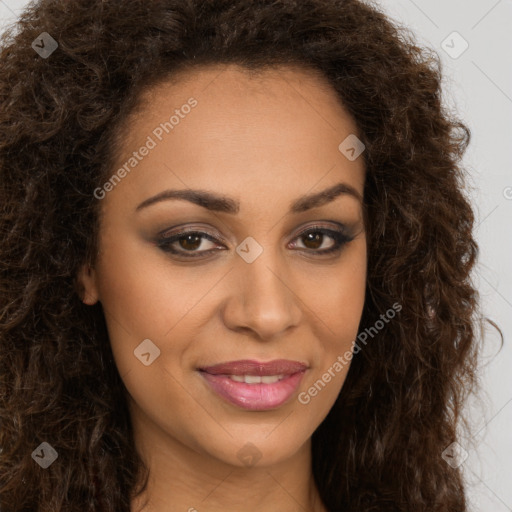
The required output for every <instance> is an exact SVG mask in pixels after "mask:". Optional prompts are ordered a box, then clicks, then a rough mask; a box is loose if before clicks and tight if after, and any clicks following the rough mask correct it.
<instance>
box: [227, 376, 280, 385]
mask: <svg viewBox="0 0 512 512" xmlns="http://www.w3.org/2000/svg"><path fill="white" fill-rule="evenodd" d="M228 377H229V378H230V379H231V380H234V381H235V382H245V383H246V384H262V383H263V384H273V383H274V382H277V381H279V380H281V379H283V378H284V375H283V374H281V375H264V376H263V377H260V376H259V375H228Z"/></svg>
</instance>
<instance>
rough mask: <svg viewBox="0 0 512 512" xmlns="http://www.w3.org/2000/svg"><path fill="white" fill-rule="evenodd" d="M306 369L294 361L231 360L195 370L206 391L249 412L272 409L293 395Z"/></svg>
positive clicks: (302, 364)
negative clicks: (205, 386)
mask: <svg viewBox="0 0 512 512" xmlns="http://www.w3.org/2000/svg"><path fill="white" fill-rule="evenodd" d="M307 369H308V366H307V365H306V364H304V363H299V362H297V361H290V360H287V359H277V360H274V361H269V362H259V361H252V360H241V361H231V362H228V363H220V364H217V365H214V366H208V367H203V368H198V370H199V372H200V375H201V376H202V377H203V379H204V380H205V382H206V383H207V384H208V386H209V388H210V389H211V390H212V391H213V392H215V393H216V394H217V395H219V396H220V397H222V398H223V399H225V400H227V401H228V402H229V403H231V404H233V405H236V406H238V407H241V408H243V409H246V410H252V411H265V410H270V409H275V408H277V407H280V406H281V405H283V404H284V403H286V402H287V401H288V400H289V399H290V398H291V396H292V395H293V394H294V393H295V391H296V390H297V388H298V387H299V384H300V382H301V380H302V377H303V376H304V374H305V372H306V370H307Z"/></svg>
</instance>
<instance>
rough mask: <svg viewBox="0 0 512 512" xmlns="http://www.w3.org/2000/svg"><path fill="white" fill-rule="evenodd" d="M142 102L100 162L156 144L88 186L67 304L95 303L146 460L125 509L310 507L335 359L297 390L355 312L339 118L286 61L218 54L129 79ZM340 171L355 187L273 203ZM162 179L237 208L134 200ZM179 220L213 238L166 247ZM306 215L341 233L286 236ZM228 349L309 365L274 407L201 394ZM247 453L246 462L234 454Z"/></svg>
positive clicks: (352, 219)
mask: <svg viewBox="0 0 512 512" xmlns="http://www.w3.org/2000/svg"><path fill="white" fill-rule="evenodd" d="M191 97H193V98H195V99H196V100H197V105H196V106H195V107H194V108H193V109H191V110H190V112H189V113H188V114H187V115H183V117H180V121H179V123H178V124H176V126H174V128H173V129H172V131H169V133H168V134H166V133H165V132H164V136H163V137H162V140H161V141H159V140H158V139H156V138H155V136H154V135H152V133H153V132H154V130H155V128H156V127H158V126H159V125H160V123H162V122H165V121H167V120H169V117H170V116H171V115H172V113H173V112H174V111H175V110H176V109H180V108H181V106H182V105H184V104H185V103H187V100H188V99H189V98H191ZM145 99H146V105H145V107H144V108H143V109H142V110H141V111H140V112H139V114H138V115H137V116H133V118H132V119H130V121H129V123H127V125H126V127H127V134H128V135H127V136H126V137H125V138H124V139H123V151H122V152H121V153H122V154H120V155H119V159H118V162H117V165H116V167H115V168H114V169H113V170H112V172H113V173H114V172H115V171H116V170H117V169H118V167H121V166H122V165H123V164H124V163H125V162H126V161H127V160H128V158H129V157H130V156H132V152H133V151H137V150H138V148H140V147H141V146H142V145H144V144H145V142H146V141H147V137H148V136H150V135H152V137H153V139H154V140H155V141H156V142H157V145H156V147H154V148H153V149H151V150H150V151H149V154H147V155H146V156H145V157H143V158H142V159H141V160H140V162H139V163H138V165H137V166H136V167H134V168H133V170H132V171H131V172H130V173H129V174H127V175H126V176H125V177H124V178H123V179H122V180H121V182H120V183H119V184H117V186H115V187H114V188H113V190H111V191H109V192H108V193H107V194H106V196H105V197H104V199H102V200H101V202H102V205H101V207H102V218H101V223H100V240H99V254H98V259H97V261H96V262H95V264H94V267H93V268H91V267H89V266H86V265H84V266H83V268H82V270H81V272H80V275H79V279H80V280H81V282H82V283H83V285H84V287H85V296H84V297H83V300H84V302H85V303H86V304H95V303H96V302H97V301H100V302H101V304H102V307H103V309H104V312H105V318H106V322H107V327H108V332H109V337H110V342H111V345H112V350H113V353H114V357H115V361H116V365H117V368H118V370H119V373H120V375H121V378H122V379H123V382H124V384H125V386H126V388H127V390H128V393H129V396H128V400H129V407H130V414H131V418H132V421H133V426H134V431H135V438H136V449H137V450H138V451H139V453H140V454H141V455H142V458H143V460H144V461H145V462H146V464H147V465H148V466H149V468H150V470H151V476H150V480H149V486H148V490H147V492H145V493H144V494H143V495H142V496H141V497H140V498H138V499H136V500H133V501H132V512H139V511H143V512H171V511H183V512H185V511H189V512H193V511H194V510H197V511H198V512H201V511H208V512H217V511H219V512H220V511H222V512H225V511H235V510H236V511H239V510H244V511H245V512H256V511H257V512H263V511H264V512H269V511H270V512H272V511H279V512H292V511H293V512H297V511H308V512H310V511H313V512H325V511H326V510H327V509H326V508H325V506H324V505H323V504H322V503H321V500H320V498H319V495H318V491H317V489H316V486H315V484H314V480H313V474H312V469H311V435H312V434H313V432H314V431H315V429H316V428H317V427H318V426H319V424H320V423H321V422H322V420H323V419H324V418H325V416H326V415H327V413H328V412H329V410H330V409H331V407H332V405H333V404H334V401H335V400H336V397H337V395H338V394H339V391H340V389H341V387H342V385H343V382H344V380H345V377H346V373H347V371H348V364H345V365H344V366H343V368H342V370H341V371H338V372H336V375H335V377H331V379H330V381H329V382H327V383H325V380H324V384H325V385H324V386H322V389H321V391H317V393H316V394H315V396H312V395H310V401H309V403H307V404H304V403H301V402H300V401H299V400H298V395H299V393H307V392H308V390H309V389H310V388H311V387H312V386H313V385H314V383H315V382H317V381H318V380H319V379H322V376H323V375H324V373H325V372H326V371H327V370H328V369H329V368H332V367H333V364H334V363H335V362H336V360H337V358H338V356H341V355H343V354H344V353H345V352H346V351H351V350H352V348H353V343H354V340H355V338H356V336H357V332H358V327H359V322H360V319H361V314H362V310H363V304H364V298H365V283H366V264H367V254H366V249H367V245H366V234H365V229H364V223H363V209H362V196H363V188H364V180H365V168H364V161H363V157H359V158H357V159H356V160H354V161H351V160H349V159H348V158H346V157H345V156H344V154H342V153H341V152H340V150H339V149H338V146H339V144H340V143H341V142H342V141H343V140H344V139H345V138H346V137H347V136H349V135H351V134H356V135H357V133H358V131H357V127H356V124H355V122H354V120H353V119H352V117H351V116H350V115H349V114H348V113H347V111H346V110H345V109H344V108H343V107H342V105H341V104H340V102H339V100H338V98H337V96H336V94H335V92H334V90H332V89H331V87H330V85H329V83H328V82H326V81H325V80H324V79H323V77H321V76H318V75H317V74H315V73H314V72H312V71H311V70H307V69H302V68H295V67H282V68H278V69H273V70H266V71H265V72H264V73H263V74H262V75H261V76H254V75H250V74H248V73H247V72H246V71H244V70H242V69H241V68H239V67H237V66H235V65H231V64H230V65H212V66H207V67H202V68H198V69H195V70H192V71H191V70H189V71H187V72H185V74H183V75H182V76H180V78H179V80H174V81H172V82H165V83H162V84H160V85H158V86H155V87H153V88H152V89H150V90H147V91H145ZM185 110H188V109H185ZM339 183H344V184H346V186H347V187H351V188H352V189H353V190H354V191H355V193H354V194H350V193H342V194H339V195H338V196H337V197H336V198H334V199H332V200H330V201H326V202H324V204H322V205H319V206H316V207H314V208H311V209H308V210H305V211H302V212H298V213H290V212H289V208H290V205H291V204H292V203H293V202H294V201H296V200H297V199H298V198H299V197H301V196H304V195H310V194H315V193H318V192H320V191H323V190H325V189H328V188H330V187H333V186H335V185H337V184H339ZM169 189H173V190H187V189H201V190H207V191H209V192H211V193H215V194H219V195H222V196H226V197H229V198H231V199H232V200H233V201H238V202H239V209H238V212H237V213H227V212H221V211H211V210H209V209H207V208H205V207H202V206H200V205H197V204H194V203H192V202H189V201H186V200H183V199H179V200H176V199H174V200H162V201H159V202H155V203H154V204H151V205H149V206H147V207H145V208H140V209H139V210H137V206H138V205H140V204H141V203H142V202H144V201H146V200H147V199H148V198H151V197H154V196H155V195H157V194H159V193H161V192H163V191H165V190H169ZM357 196H359V197H357ZM178 226H179V227H180V228H186V229H188V230H192V228H193V229H194V230H200V231H206V232H207V233H208V234H210V235H212V236H213V237H214V238H215V239H216V241H213V242H212V241H210V240H208V239H207V238H203V237H199V238H195V239H194V237H192V238H187V237H184V238H182V239H181V241H174V242H173V243H172V244H171V246H172V248H174V250H175V251H179V254H173V253H171V252H169V251H166V250H165V248H163V247H160V246H159V245H158V243H157V242H158V240H159V239H161V238H162V235H165V237H167V238H168V237H169V236H171V235H172V234H174V233H175V232H176V228H177V227H178ZM311 226H320V227H321V228H326V229H331V230H335V231H336V230H342V232H343V233H345V234H346V235H347V236H348V235H350V237H351V240H350V241H348V242H346V243H343V242H342V243H341V244H340V245H341V247H340V248H339V250H338V251H336V252H334V253H332V254H327V255H321V254H320V252H321V251H323V250H326V249H329V248H331V247H333V246H336V245H337V243H336V240H335V239H334V238H333V237H332V236H330V234H325V233H324V234H322V233H318V229H316V230H315V229H313V230H311V229H309V232H312V234H309V235H308V234H303V232H304V231H306V230H308V228H311ZM315 233H316V236H315ZM247 237H252V239H254V240H255V241H256V242H257V244H258V246H260V247H261V248H262V249H263V252H262V253H261V254H260V255H259V256H258V257H257V258H256V259H255V260H254V261H253V262H251V263H248V262H247V261H246V260H245V259H244V258H243V257H242V256H241V254H242V253H239V252H237V251H236V249H237V247H239V246H240V247H244V248H246V249H248V250H249V251H253V250H255V247H256V248H257V247H258V246H255V245H252V246H250V247H249V246H246V245H245V242H246V238H247ZM242 242H244V244H242ZM215 249H217V250H215ZM210 250H212V252H210V253H208V252H207V251H210ZM197 253H199V257H197V258H195V259H193V258H191V257H189V258H188V259H187V255H190V254H197ZM253 254H254V253H253ZM146 339H149V340H151V343H152V344H153V345H154V346H155V347H158V350H159V351H160V354H159V356H158V357H156V358H155V359H154V360H152V362H151V363H150V364H148V365H145V364H143V363H142V362H141V360H140V359H139V358H138V357H137V356H136V355H135V353H134V351H135V352H136V349H137V347H138V346H139V345H140V344H141V342H143V340H146ZM146 343H147V342H146ZM149 346H150V347H151V346H152V345H149ZM151 350H154V349H151ZM155 353H156V352H152V354H153V355H152V356H151V357H154V355H155ZM145 357H146V360H147V359H148V356H145ZM240 359H255V360H259V361H270V360H273V359H290V360H294V361H300V362H304V363H306V364H307V365H308V367H309V368H308V370H307V371H306V373H305V375H304V377H303V379H302V382H301V384H300V387H299V389H298V390H297V392H296V393H294V395H293V396H292V397H291V398H290V400H288V401H287V402H286V403H285V404H284V405H282V406H280V407H277V408H275V409H272V410H266V411H248V410H245V409H242V408H240V407H238V406H235V405H233V404H231V403H229V402H227V401H226V400H225V399H223V398H221V397H220V396H219V395H217V394H216V393H214V392H213V391H212V389H211V388H210V387H209V385H208V384H207V383H206V382H205V380H204V378H203V377H202V376H201V374H200V372H199V371H198V370H197V369H198V368H199V367H202V366H207V365H214V364H217V363H220V362H225V361H233V360H240ZM331 374H332V369H331ZM248 443H251V445H248ZM240 450H242V451H240ZM248 450H249V452H248ZM247 452H248V453H250V454H253V459H252V461H253V462H248V460H249V461H250V460H251V458H250V457H249V459H248V458H247V457H245V458H244V457H242V456H241V454H245V455H246V454H247Z"/></svg>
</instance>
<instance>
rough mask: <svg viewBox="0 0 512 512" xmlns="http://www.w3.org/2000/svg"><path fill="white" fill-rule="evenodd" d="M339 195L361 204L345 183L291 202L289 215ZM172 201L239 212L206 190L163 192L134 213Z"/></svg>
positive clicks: (235, 205) (226, 199) (231, 202)
mask: <svg viewBox="0 0 512 512" xmlns="http://www.w3.org/2000/svg"><path fill="white" fill-rule="evenodd" d="M341 195H349V196H352V197H354V198H356V199H357V200H358V201H359V202H360V203H362V202H363V198H362V197H361V194H360V193H359V192H358V191H357V190H356V189H355V188H354V187H352V186H351V185H349V184H347V183H338V184H336V185H334V186H333V187H330V188H327V189H325V190H322V191H321V192H316V193H313V194H306V195H304V196H301V197H299V198H298V199H296V200H295V201H293V202H292V203H291V205H290V213H295V214H296V213H302V212H305V211H307V210H310V209H312V208H316V207H318V206H322V205H324V204H327V203H330V202H331V201H333V200H334V199H336V198H337V197H339V196H341ZM173 199H178V200H179V199H181V200H184V201H189V202H191V203H194V204H197V205H198V206H201V207H203V208H206V209H207V210H211V211H215V212H222V213H229V214H233V215H235V214H237V213H238V212H239V211H240V203H239V202H238V201H236V200H235V199H232V198H230V197H227V196H224V195H219V194H216V193H214V192H210V191H207V190H192V189H185V190H164V191H163V192H160V193H159V194H157V195H156V196H153V197H150V198H148V199H146V200H145V201H143V202H142V203H140V204H139V206H137V208H136V209H135V211H140V210H142V209H144V208H147V207H148V206H151V205H154V204H156V203H159V202H161V201H168V200H173Z"/></svg>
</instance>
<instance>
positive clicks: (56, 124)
mask: <svg viewBox="0 0 512 512" xmlns="http://www.w3.org/2000/svg"><path fill="white" fill-rule="evenodd" d="M42 32H47V33H48V34H50V35H51V36H52V37H53V38H54V39H55V40H56V41H57V42H58V48H57V49H56V50H55V51H54V52H53V53H52V54H51V55H50V56H48V57H47V58H42V57H41V56H39V55H38V54H37V53H36V51H34V48H33V47H31V45H32V43H33V41H34V40H36V38H38V37H39V36H40V34H41V33H42ZM0 51H1V53H0V103H1V109H0V204H1V210H0V237H1V243H0V419H1V429H0V448H1V453H0V503H1V506H2V512H14V511H17V512H22V511H31V512H33V511H36V510H37V511H40V512H49V511H52V512H53V511H56V510H59V511H60V510H65V511H67V512H72V511H80V512H84V511H91V512H92V511H98V510H105V511H116V512H123V511H126V512H127V511H129V510H130V502H131V499H132V497H133V496H134V494H135V491H136V489H137V488H138V487H139V484H140V491H142V490H143V488H144V486H145V484H146V482H147V468H145V467H144V464H143V462H142V460H141V458H140V457H139V455H138V454H137V453H136V451H135V450H134V449H133V432H132V427H131V423H130V416H129V414H128V409H127V402H126V395H125V391H126V390H125V387H124V384H123V381H122V379H121V377H120V375H119V373H118V371H117V368H116V365H115V362H114V358H113V354H112V351H111V347H110V344H109V338H108V334H107V329H106V324H105V319H104V313H103V310H102V306H101V304H97V305H95V306H93V307H90V306H86V305H84V304H83V302H82V300H81V296H80V294H81V292H82V290H80V289H79V286H78V284H77V279H76V276H77V273H78V271H79V269H80V267H81V266H82V265H83V264H84V262H89V263H91V264H92V265H93V264H94V261H95V256H96V255H97V241H98V226H99V203H100V201H98V199H97V198H96V197H95V195H94V190H95V189H97V188H98V187H101V186H102V184H103V183H104V182H105V180H106V179H108V178H109V177H110V176H111V175H112V163H113V162H114V160H115V158H116V153H117V151H118V149H119V147H120V137H119V134H120V131H121V130H122V128H123V126H125V121H126V119H127V117H128V116H129V115H130V113H132V112H133V111H134V109H135V108H136V107H137V105H138V104H139V101H140V98H141V93H142V92H143V91H144V90H146V89H147V87H149V86H151V85H154V84H157V83H160V82H162V81H165V80H169V78H170V77H173V76H175V74H176V73H177V72H178V70H182V69H191V68H192V67H200V66H202V65H206V64H211V63H213V64H215V63H235V64H238V65H240V66H242V67H244V68H246V69H253V70H264V69H266V68H270V67H276V66H283V65H289V64H298V65H300V66H303V67H305V68H309V69H311V70H315V71H320V72H321V73H322V74H323V75H324V76H325V77H326V78H327V79H328V81H329V82H330V84H331V85H332V87H333V88H334V89H335V91H336V93H337V95H338V97H339V99H340V102H341V103H342V104H343V105H344V107H345V108H346V109H347V110H348V111H349V112H350V113H351V115H352V116H353V118H354V119H355V121H356V123H357V126H358V128H359V131H360V133H361V139H362V141H363V143H364V144H365V146H366V151H365V153H364V155H363V157H364V159H365V167H366V171H367V174H366V182H365V193H364V201H365V209H366V219H365V221H366V222H365V223H366V228H367V243H368V274H367V293H366V300H365V305H364V310H363V317H362V320H361V324H360V329H361V330H362V329H364V328H365V327H366V326H370V325H373V324H374V322H375V320H376V319H377V318H379V314H380V313H381V312H383V311H386V310H388V309H389V308H391V307H392V304H394V303H396V302H397V301H398V302H399V303H400V304H401V306H402V309H401V311H400V314H399V315H397V316H396V318H395V319H394V320H393V321H392V322H389V323H388V324H387V325H386V328H385V329H383V330H382V331H381V332H380V333H379V337H378V340H376V341H373V342H372V343H369V344H368V345H367V346H365V347H364V349H362V350H361V351H360V352H359V353H358V354H357V355H355V356H354V359H353V361H352V364H351V367H350V370H349V373H348V376H347V379H346V381H345V383H344V385H343V388H342V390H341V393H340V394H339V396H338V398H337V401H336V403H335V405H334V406H333V408H332V410H331V411H330V413H329V414H328V416H327V417H326V419H325V420H324V421H323V422H322V423H321V425H320V426H319V427H318V429H317V430H316V431H315V433H314V435H313V438H312V446H313V448H312V449H313V468H312V469H313V474H314V478H315V481H316V484H317V486H318V489H319V492H320V494H321V497H322V499H323V501H324V503H325V505H326V506H327V507H328V508H329V510H333V511H341V510H343V511H358V512H370V511H377V510H378V511H380V512H384V511H393V512H396V511H407V512H411V511H414V512H421V511H427V510H428V511H429V512H431V511H436V512H442V511H443V512H444V511H446V512H448V511H454V510H457V511H458V512H462V511H464V510H466V509H467V505H466V499H465V495H464V484H463V479H462V476H461V473H460V471H459V469H457V468H455V469H454V468H452V467H450V465H448V464H447V463H446V462H445V460H443V458H442V457H441V453H442V452H443V450H444V449H445V448H446V447H447V446H448V445H450V443H452V442H453V441H455V440H456V439H457V436H456V428H457V425H459V423H460V418H461V408H462V405H463V403H464V401H465V399H466V398H467V394H468V393H469V392H470V391H472V390H473V389H474V388H475V385H476V384H477V380H476V362H477V356H478V336H477V331H476V326H477V323H478V322H480V325H481V317H480V316H479V315H478V314H477V311H478V294H477V292H476V289H475V287H474V285H473V284H472V282H471V279H470V272H471V270H472V268H473V266H474V264H475V262H476V256H477V253H478V247H477V244H476V242H475V240H474V238H473V234H472V232H473V224H474V214H473V211H472V208H471V206H470V202H469V199H468V197H467V195H466V191H465V187H466V185H465V183H464V181H463V179H464V172H463V169H462V167H461V158H462V156H463V153H464V151H465V149H466V147H467V144H468V142H469V130H468V129H467V127H466V126H465V125H464V124H463V123H462V122H461V121H460V120H458V119H457V118H456V117H455V116H454V114H453V113H449V112H447V111H446V109H445V108H444V106H443V104H442V99H441V89H440V84H441V68H440V62H439V57H438V56H437V54H436V53H435V52H433V51H429V50H427V49H424V48H420V47H418V46H417V44H416V43H415V42H414V38H413V37H412V35H411V34H410V33H409V32H408V31H407V30H406V29H404V28H402V27H398V26H397V25H395V24H393V23H391V22H390V21H389V20H388V19H387V17H386V16H385V15H384V14H383V13H382V12H380V11H379V8H378V7H377V6H375V5H372V4H369V3H363V2H361V1H359V0H255V1H251V2H249V1H244V0H152V1H151V2H148V1H144V0H123V1H119V2H117V1H114V0H40V1H39V2H36V3H32V4H30V5H29V7H28V8H26V9H25V10H24V12H23V13H22V15H21V17H20V19H19V20H18V22H17V23H16V24H14V25H12V26H11V27H10V28H9V29H8V30H7V31H5V33H4V34H3V36H2V39H1V48H0ZM491 323H493V322H491ZM45 441H46V442H48V443H49V444H51V445H52V446H54V447H55V448H56V450H57V452H58V457H59V459H60V461H59V464H53V465H52V466H51V467H50V468H48V470H46V471H41V470H40V468H39V466H37V464H35V463H34V460H32V457H31V454H32V452H33V451H34V449H35V448H36V447H38V445H40V443H42V442H45Z"/></svg>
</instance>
